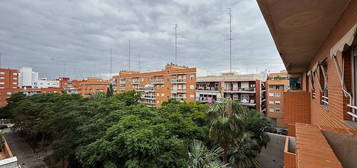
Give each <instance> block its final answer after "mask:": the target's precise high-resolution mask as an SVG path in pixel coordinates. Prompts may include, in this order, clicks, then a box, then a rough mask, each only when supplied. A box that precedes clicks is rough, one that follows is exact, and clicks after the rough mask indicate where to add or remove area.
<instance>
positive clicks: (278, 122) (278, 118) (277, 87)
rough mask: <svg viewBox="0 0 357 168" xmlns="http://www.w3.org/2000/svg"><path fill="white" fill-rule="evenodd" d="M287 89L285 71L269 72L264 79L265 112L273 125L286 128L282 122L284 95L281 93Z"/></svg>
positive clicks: (287, 80)
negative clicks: (265, 79)
mask: <svg viewBox="0 0 357 168" xmlns="http://www.w3.org/2000/svg"><path fill="white" fill-rule="evenodd" d="M288 89H289V79H288V73H287V72H280V73H271V74H269V75H268V80H267V81H266V98H267V112H266V116H268V117H269V118H271V119H272V121H273V126H275V127H278V128H287V125H286V124H285V123H284V122H283V113H284V97H283V94H284V92H286V91H287V90H288Z"/></svg>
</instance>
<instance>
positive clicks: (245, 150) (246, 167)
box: [229, 133, 261, 168]
mask: <svg viewBox="0 0 357 168" xmlns="http://www.w3.org/2000/svg"><path fill="white" fill-rule="evenodd" d="M259 153H260V150H259V144H258V143H257V141H256V140H255V139H253V136H252V135H251V134H249V133H243V134H242V135H241V136H240V137H239V138H237V139H235V140H234V142H233V143H232V145H231V148H230V150H229V156H230V158H229V162H230V163H231V164H232V165H236V166H237V167H239V168H253V167H254V168H259V167H261V165H260V163H259V162H258V160H257V159H256V158H257V156H258V154H259Z"/></svg>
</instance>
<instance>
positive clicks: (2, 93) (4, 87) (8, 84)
mask: <svg viewBox="0 0 357 168" xmlns="http://www.w3.org/2000/svg"><path fill="white" fill-rule="evenodd" d="M18 82H19V71H18V70H16V69H4V68H0V107H3V106H5V105H6V104H7V98H9V97H10V96H11V94H13V93H17V92H19V88H18Z"/></svg>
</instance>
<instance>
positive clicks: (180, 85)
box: [113, 64, 196, 107]
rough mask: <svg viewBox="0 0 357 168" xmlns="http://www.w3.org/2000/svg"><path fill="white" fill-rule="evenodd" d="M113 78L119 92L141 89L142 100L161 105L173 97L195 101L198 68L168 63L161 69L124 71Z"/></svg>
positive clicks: (153, 104) (144, 102)
mask: <svg viewBox="0 0 357 168" xmlns="http://www.w3.org/2000/svg"><path fill="white" fill-rule="evenodd" d="M113 78H114V80H113V81H114V82H115V84H114V86H115V91H116V92H117V93H122V92H125V91H129V90H136V91H139V92H141V96H142V97H141V100H140V102H141V103H143V104H146V105H148V106H152V107H159V106H160V105H161V103H162V102H164V101H167V100H169V99H172V98H173V99H177V100H180V101H186V102H194V101H195V94H196V90H195V87H196V68H189V67H184V66H178V65H175V64H168V65H166V66H165V68H164V69H163V70H161V71H156V72H145V73H140V72H133V71H122V72H120V73H119V75H118V76H114V77H113Z"/></svg>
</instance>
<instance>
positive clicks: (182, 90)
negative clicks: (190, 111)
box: [171, 89, 186, 93]
mask: <svg viewBox="0 0 357 168" xmlns="http://www.w3.org/2000/svg"><path fill="white" fill-rule="evenodd" d="M171 93H186V89H172V90H171Z"/></svg>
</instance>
